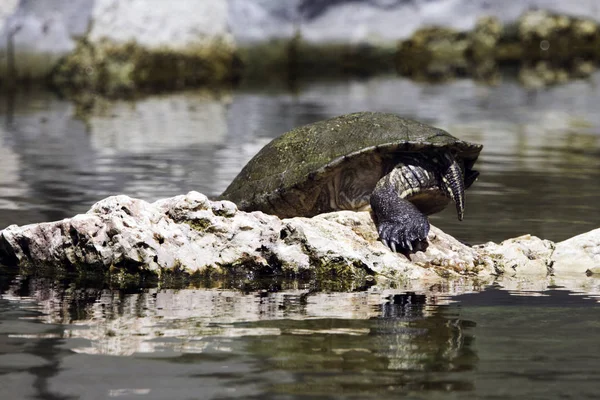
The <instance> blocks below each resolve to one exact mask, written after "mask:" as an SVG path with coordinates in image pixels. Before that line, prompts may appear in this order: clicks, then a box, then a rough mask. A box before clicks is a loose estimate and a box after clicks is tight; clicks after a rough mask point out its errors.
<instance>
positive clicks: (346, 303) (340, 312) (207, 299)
mask: <svg viewBox="0 0 600 400" xmlns="http://www.w3.org/2000/svg"><path fill="white" fill-rule="evenodd" d="M457 289H458V291H459V292H460V291H461V290H464V291H466V292H467V293H465V294H462V295H449V294H433V293H431V292H430V293H428V294H427V295H425V294H419V293H414V292H408V293H407V292H402V291H394V290H379V289H377V288H371V289H369V290H364V291H358V292H353V293H323V292H313V291H311V290H310V289H308V288H305V287H302V286H299V287H296V288H290V287H287V288H279V290H274V288H273V287H271V288H270V289H269V290H267V289H263V290H257V291H250V292H240V291H238V290H229V289H207V288H196V289H184V290H168V289H162V290H159V289H140V290H130V291H122V290H111V289H107V288H104V289H102V288H89V287H88V288H77V287H76V286H73V285H64V284H61V283H58V282H54V283H53V282H47V281H35V280H22V281H18V282H13V283H12V284H11V285H10V287H8V288H5V290H4V294H3V295H2V296H0V386H1V387H2V388H3V390H5V391H8V392H9V393H11V395H12V396H13V398H41V399H70V398H79V399H99V398H114V397H118V398H125V399H133V398H145V399H165V398H169V399H190V398H198V399H229V398H244V399H264V398H269V399H350V398H360V399H371V398H373V399H382V398H383V399H388V398H389V399H392V398H398V397H406V398H414V399H459V398H477V399H498V398H502V399H509V398H514V399H523V398H527V399H561V398H563V399H564V398H574V399H585V398H589V399H592V398H597V393H598V389H599V388H600V384H599V383H598V382H600V372H599V371H600V368H599V367H600V359H599V358H598V357H597V355H598V354H599V352H600V342H599V341H598V334H599V333H600V325H599V324H598V315H600V314H599V313H600V305H599V304H598V298H597V297H595V298H593V297H590V296H589V295H584V294H578V295H576V294H574V293H572V292H569V291H567V290H564V289H561V288H557V287H554V288H547V289H545V290H542V291H509V290H506V288H502V287H499V286H498V287H488V288H487V289H485V290H483V291H475V292H472V289H473V288H457ZM469 292H470V293H469Z"/></svg>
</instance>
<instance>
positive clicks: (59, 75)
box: [50, 39, 239, 96]
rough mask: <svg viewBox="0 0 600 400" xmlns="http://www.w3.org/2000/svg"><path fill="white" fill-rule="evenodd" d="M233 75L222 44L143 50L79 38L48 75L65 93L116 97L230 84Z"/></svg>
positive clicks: (229, 52) (233, 60) (230, 53)
mask: <svg viewBox="0 0 600 400" xmlns="http://www.w3.org/2000/svg"><path fill="white" fill-rule="evenodd" d="M238 74H239V63H238V62H237V56H236V54H235V53H234V49H233V48H232V47H231V46H230V45H227V44H225V43H221V42H216V43H214V44H212V45H210V46H204V47H197V48H190V49H186V50H182V51H178V50H173V49H167V48H164V49H152V50H151V49H147V48H144V47H141V46H139V45H137V44H136V43H135V42H128V43H125V44H119V43H115V42H112V41H109V40H101V41H99V42H97V43H91V42H89V41H87V40H85V39H82V40H81V41H80V42H79V43H78V45H77V48H76V49H75V51H74V52H73V53H71V54H70V55H68V56H67V57H65V58H64V59H63V60H62V61H61V62H60V63H59V64H58V65H57V67H56V68H55V69H54V71H53V73H52V74H51V77H50V79H51V82H52V84H53V85H54V86H56V87H58V88H59V89H63V90H66V91H69V90H72V91H80V90H86V91H92V92H97V93H99V94H103V95H108V96H111V95H119V94H122V93H128V92H132V91H144V90H152V91H156V90H165V89H169V90H170V89H180V88H184V87H189V86H199V85H208V86H210V85H215V84H223V83H225V82H231V81H233V80H234V79H236V77H237V75H238Z"/></svg>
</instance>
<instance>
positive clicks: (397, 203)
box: [370, 153, 465, 253]
mask: <svg viewBox="0 0 600 400" xmlns="http://www.w3.org/2000/svg"><path fill="white" fill-rule="evenodd" d="M425 190H440V191H442V192H443V193H444V194H445V196H446V197H447V198H448V199H452V200H453V201H454V202H455V204H456V212H457V215H458V219H459V220H462V217H463V213H464V206H465V197H464V196H465V183H464V177H463V172H462V168H461V166H460V165H459V164H458V163H457V161H456V160H455V159H454V157H453V156H452V155H451V154H450V153H446V154H440V155H438V157H436V158H433V159H431V160H428V159H427V158H423V157H419V156H407V157H406V158H405V159H404V160H403V161H401V162H400V163H399V164H398V165H397V166H396V167H395V168H394V169H393V170H392V171H391V172H390V173H389V174H387V175H386V176H384V177H383V178H381V180H380V181H379V182H377V185H376V186H375V189H374V190H373V193H372V194H371V199H370V203H371V209H372V210H373V214H374V220H375V224H376V225H377V231H378V232H379V238H380V239H381V241H382V242H383V243H384V244H386V245H387V246H388V247H389V248H390V249H392V250H393V251H399V252H403V253H405V252H415V251H418V250H421V249H422V248H424V247H426V243H427V234H428V233H429V221H428V219H427V217H426V216H425V215H424V214H423V213H422V212H421V211H420V210H419V209H418V208H417V207H416V206H415V205H414V204H413V203H411V202H410V201H409V200H407V198H408V199H410V198H411V196H414V195H417V194H419V193H421V192H423V191H425Z"/></svg>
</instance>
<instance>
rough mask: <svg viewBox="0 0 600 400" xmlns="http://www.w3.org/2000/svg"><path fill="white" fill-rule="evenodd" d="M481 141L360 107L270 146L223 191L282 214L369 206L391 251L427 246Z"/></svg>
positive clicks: (463, 185) (244, 205)
mask: <svg viewBox="0 0 600 400" xmlns="http://www.w3.org/2000/svg"><path fill="white" fill-rule="evenodd" d="M482 148H483V146H482V145H480V144H475V143H470V142H466V141H462V140H460V139H457V138H455V137H454V136H452V135H450V134H449V133H448V132H446V131H444V130H442V129H439V128H435V127H432V126H430V125H427V124H425V123H422V122H418V121H415V120H411V119H407V118H403V117H401V116H399V115H396V114H393V113H382V112H357V113H352V114H345V115H341V116H338V117H334V118H331V119H327V120H323V121H319V122H315V123H312V124H308V125H305V126H301V127H299V128H296V129H293V130H291V131H289V132H287V133H284V134H283V135H281V136H279V137H277V138H275V139H273V140H272V141H271V142H270V143H268V144H267V145H265V146H264V147H263V148H262V149H261V150H260V151H259V152H258V153H257V154H256V155H255V156H254V157H253V158H252V159H251V160H250V161H249V162H248V163H247V164H246V165H245V167H244V168H243V169H242V170H241V172H240V173H239V174H238V175H237V177H236V178H235V179H234V180H233V181H232V182H231V184H230V185H229V186H228V187H227V189H226V190H225V191H224V192H223V193H222V195H221V196H220V198H221V199H224V200H230V201H232V202H234V203H236V204H237V206H238V208H239V209H240V210H243V211H262V212H265V213H267V214H274V215H277V216H279V217H280V218H290V217H297V216H303V217H312V216H315V215H318V214H322V213H327V212H331V211H338V210H356V211H360V210H369V209H370V211H371V216H372V219H373V222H374V223H375V226H376V227H377V232H378V234H379V239H380V240H381V241H382V242H383V243H384V244H385V245H386V246H387V247H389V248H390V249H391V250H392V251H394V252H402V253H412V252H416V251H419V250H424V249H426V248H427V235H428V233H429V229H430V225H429V220H428V218H427V216H428V215H430V214H433V213H436V212H439V211H441V210H442V209H444V208H445V207H446V206H447V205H448V204H449V203H450V201H454V203H455V205H456V212H457V215H458V219H459V220H462V219H463V214H464V209H465V194H464V192H465V189H467V188H469V187H470V186H471V185H472V184H473V182H474V181H475V180H476V179H477V177H478V175H479V172H477V171H475V170H474V169H473V165H474V163H475V161H476V160H477V158H478V156H479V153H480V152H481V149H482Z"/></svg>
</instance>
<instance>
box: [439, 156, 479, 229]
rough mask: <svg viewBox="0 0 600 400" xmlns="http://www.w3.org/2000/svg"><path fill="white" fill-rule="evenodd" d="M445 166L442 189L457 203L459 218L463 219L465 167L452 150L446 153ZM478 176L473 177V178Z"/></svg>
mask: <svg viewBox="0 0 600 400" xmlns="http://www.w3.org/2000/svg"><path fill="white" fill-rule="evenodd" d="M444 160H445V161H446V163H444V168H442V172H441V178H442V189H443V190H444V193H446V195H447V196H448V197H450V198H451V199H452V201H454V204H456V214H457V215H458V220H459V221H462V219H463V215H464V213H465V178H464V173H463V167H462V166H461V165H460V163H459V162H458V161H457V160H456V157H454V154H452V153H451V152H446V153H445V154H444ZM475 178H476V176H475V177H474V178H473V180H474V179H475Z"/></svg>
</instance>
